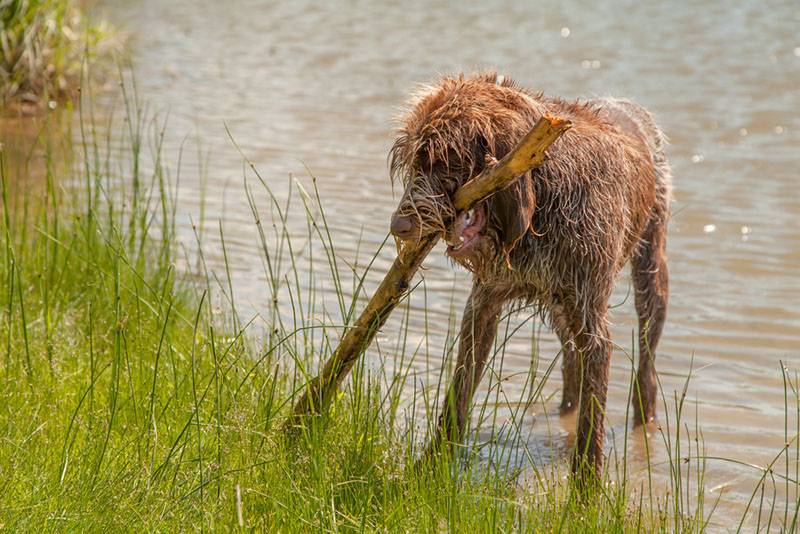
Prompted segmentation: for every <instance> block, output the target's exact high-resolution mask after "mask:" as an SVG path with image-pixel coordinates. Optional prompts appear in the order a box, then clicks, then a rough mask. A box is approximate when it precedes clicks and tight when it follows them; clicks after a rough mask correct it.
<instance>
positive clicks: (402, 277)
mask: <svg viewBox="0 0 800 534" xmlns="http://www.w3.org/2000/svg"><path fill="white" fill-rule="evenodd" d="M570 126H572V124H571V123H570V122H569V121H566V120H561V119H557V118H553V117H548V116H545V117H542V118H541V119H539V121H537V123H536V125H535V126H534V127H533V129H531V131H530V132H529V133H528V134H527V135H526V136H525V137H524V138H523V139H522V141H520V143H519V144H518V145H517V146H516V147H515V148H514V150H512V151H511V152H509V153H508V155H506V157H504V158H503V159H502V160H500V161H499V162H498V163H497V164H495V165H493V166H492V167H490V168H488V169H485V170H484V171H483V172H482V173H481V174H479V175H478V176H476V177H475V178H473V179H472V180H470V181H468V182H467V183H466V184H464V185H463V186H461V188H459V190H458V191H456V194H455V198H454V199H453V205H454V206H455V208H456V212H457V213H461V212H463V211H465V210H468V209H470V208H471V207H472V206H474V205H475V204H476V203H478V202H480V201H481V200H483V199H485V198H488V197H489V196H491V195H492V194H494V193H496V192H498V191H500V190H502V189H505V188H506V187H508V186H509V185H511V183H512V182H513V181H514V180H516V179H517V178H518V177H519V176H521V175H522V174H524V173H526V172H528V171H529V170H531V169H535V168H536V167H539V166H540V165H541V164H542V163H543V162H544V159H545V151H546V150H547V148H548V147H549V146H550V145H551V144H553V143H554V142H555V140H556V139H558V138H559V137H560V136H561V134H563V133H564V132H566V131H567V130H568V129H569V128H570ZM445 222H446V223H447V224H450V223H451V222H452V221H445ZM439 237H440V236H439V235H438V234H431V235H428V236H425V237H422V238H421V239H420V240H419V241H417V242H416V243H414V244H410V245H406V246H405V247H403V248H402V250H401V251H400V253H399V254H398V257H397V259H396V260H395V261H394V263H393V264H392V267H391V269H389V272H388V273H387V274H386V277H385V278H384V279H383V282H381V285H380V286H378V289H377V290H376V291H375V294H374V295H373V296H372V298H371V299H370V301H369V303H368V304H367V307H366V308H364V311H362V312H361V315H359V317H358V319H357V320H356V322H355V324H354V325H353V326H352V327H351V328H349V329H348V330H347V331H346V332H345V334H344V336H343V337H342V340H341V341H340V343H339V346H338V347H337V348H336V350H335V351H334V352H333V355H331V357H330V358H329V359H328V361H327V362H325V366H324V367H323V369H322V373H321V374H320V375H319V376H318V377H316V378H314V379H313V380H311V382H309V383H308V385H307V386H306V389H305V392H304V393H303V395H302V397H301V398H300V399H299V400H298V401H297V403H296V404H295V405H294V408H293V409H292V416H291V417H290V418H289V420H288V421H287V425H288V426H293V425H295V424H297V423H301V422H302V418H303V417H304V416H306V415H313V414H319V413H321V412H323V411H325V410H327V408H328V406H329V405H330V403H331V401H332V400H333V396H334V394H335V393H336V391H337V390H338V389H339V385H340V384H341V383H342V381H343V380H344V378H345V377H346V376H347V374H348V373H349V372H350V370H351V369H352V368H353V365H354V364H355V362H356V360H358V357H359V356H360V355H361V354H362V353H363V352H364V351H365V350H366V349H367V347H368V346H369V344H370V342H371V341H372V338H373V337H375V334H376V333H377V331H378V330H379V329H380V328H381V326H383V324H384V323H385V322H386V319H387V318H388V317H389V315H390V314H391V313H392V310H394V308H395V306H397V304H398V303H399V302H400V300H401V299H402V297H403V296H404V295H405V293H406V292H407V291H408V288H409V287H410V283H411V279H412V278H413V277H414V274H415V273H416V272H417V269H419V266H420V265H421V264H422V261H423V260H424V259H425V257H426V256H427V255H428V253H429V252H430V251H431V249H432V248H433V246H434V245H435V244H436V242H437V241H438V240H439Z"/></svg>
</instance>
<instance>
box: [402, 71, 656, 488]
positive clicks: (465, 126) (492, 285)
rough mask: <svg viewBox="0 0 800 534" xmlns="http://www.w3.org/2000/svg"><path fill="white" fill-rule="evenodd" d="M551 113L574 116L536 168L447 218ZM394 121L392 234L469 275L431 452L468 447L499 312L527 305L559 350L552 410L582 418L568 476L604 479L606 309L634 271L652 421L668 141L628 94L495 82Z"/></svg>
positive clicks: (439, 90) (472, 85) (438, 90)
mask: <svg viewBox="0 0 800 534" xmlns="http://www.w3.org/2000/svg"><path fill="white" fill-rule="evenodd" d="M544 115H551V116H554V117H558V118H561V119H566V120H569V121H571V122H572V128H571V129H570V130H568V131H567V132H566V133H565V134H564V135H563V136H562V137H561V138H560V139H559V140H558V141H556V142H555V143H554V144H553V145H552V146H551V147H550V148H549V150H548V153H547V158H546V161H545V162H544V164H543V165H542V166H541V167H539V168H538V169H535V170H533V171H530V172H528V173H526V174H525V175H522V176H520V177H519V178H518V180H517V181H515V182H514V183H513V184H512V185H511V186H509V187H508V188H506V189H504V190H502V191H500V192H498V193H496V194H495V195H493V196H491V197H490V198H488V199H486V200H484V201H482V202H480V203H478V204H477V205H476V206H475V207H474V208H473V209H470V210H469V211H468V212H465V213H455V210H454V208H453V204H452V199H453V195H454V193H455V192H456V190H457V189H458V188H459V187H460V186H462V185H463V184H464V183H465V182H467V181H468V180H469V179H471V178H473V177H475V176H477V175H478V174H479V173H480V172H481V171H483V170H484V169H485V168H486V167H487V166H490V165H492V164H494V163H495V162H497V161H498V160H499V159H501V158H502V157H503V156H505V155H506V154H507V153H508V152H509V151H511V150H512V149H513V148H514V146H515V145H516V144H517V143H518V142H519V141H520V140H521V139H522V137H523V136H524V135H525V134H526V133H527V132H528V131H529V130H530V129H531V128H532V127H533V125H534V124H535V123H536V121H537V120H538V119H539V118H540V117H542V116H544ZM399 123H400V124H399V127H398V129H397V132H396V138H395V140H394V143H393V145H392V147H391V150H390V152H389V158H388V159H389V167H390V175H391V177H392V180H393V182H395V181H397V180H401V181H402V183H403V185H404V192H403V195H402V198H401V200H400V202H399V205H398V207H397V210H396V211H395V212H394V214H393V215H392V220H391V233H392V234H393V235H394V236H395V238H396V239H398V240H400V241H401V242H402V241H409V240H418V239H420V238H421V237H423V236H426V235H429V234H431V233H438V234H440V235H441V236H442V237H444V239H445V240H446V241H447V244H448V247H447V255H448V256H449V257H450V258H452V260H453V261H454V262H456V263H457V264H460V265H462V266H463V267H465V268H466V269H468V270H469V271H470V272H471V273H472V274H473V281H472V290H471V293H470V295H469V298H468V300H467V304H466V308H465V310H464V315H463V319H462V323H461V329H460V339H459V347H458V359H457V363H456V366H455V370H454V374H453V377H452V380H451V382H450V384H449V386H448V390H447V394H446V395H447V397H446V402H445V403H444V405H443V406H444V408H443V411H442V413H441V415H440V417H439V421H438V426H437V429H438V430H437V433H436V435H435V436H434V441H433V443H432V446H434V447H435V446H436V445H437V444H438V443H442V442H445V441H446V442H450V443H457V442H458V441H460V440H461V439H462V438H463V435H462V434H463V433H464V431H465V428H466V424H467V419H468V417H469V411H470V408H471V402H472V396H473V394H474V392H475V390H476V388H477V386H478V383H479V382H480V380H481V377H482V375H483V371H484V366H485V364H486V360H487V356H488V354H489V352H490V350H491V348H492V345H493V343H494V338H495V335H496V332H497V322H498V320H499V317H500V313H501V311H502V309H503V307H504V306H505V305H506V304H509V303H514V302H517V303H520V302H522V303H525V304H526V305H530V306H533V307H535V309H536V310H538V312H539V314H540V316H541V317H542V318H543V320H545V321H546V322H547V323H548V324H549V325H550V326H551V327H552V328H553V330H554V331H555V333H556V334H557V336H558V338H559V340H560V342H561V345H562V361H563V363H562V367H561V369H562V375H563V383H564V387H563V393H562V398H561V405H560V412H561V413H562V414H567V413H570V412H573V411H574V410H577V411H578V417H577V430H576V439H575V452H574V454H573V455H572V470H573V472H577V471H579V470H581V469H582V468H585V469H587V470H589V471H590V472H594V473H595V474H598V475H599V474H600V473H601V468H602V465H603V461H604V457H603V441H604V434H605V431H604V426H603V424H604V412H605V406H606V396H607V391H608V370H609V361H610V357H611V351H612V344H611V339H610V337H609V330H608V301H609V298H610V296H611V292H612V290H613V287H614V283H615V281H616V279H617V277H618V274H619V272H620V270H621V269H622V268H623V266H624V265H625V264H626V263H627V262H628V261H630V262H631V265H632V278H633V285H634V288H635V302H636V311H637V314H638V319H639V365H638V369H637V373H636V380H635V384H634V394H633V396H632V403H633V406H632V408H633V411H632V412H633V422H634V424H635V425H640V424H642V423H646V422H650V421H653V420H654V418H655V416H656V395H657V383H656V375H655V366H654V362H655V351H656V347H657V345H658V341H659V338H660V336H661V331H662V328H663V325H664V321H665V318H666V313H667V303H668V285H669V275H668V271H667V259H666V253H665V248H666V234H667V222H668V219H669V205H670V198H671V183H672V175H671V171H670V167H669V164H668V162H667V157H666V155H665V152H664V151H665V145H666V137H665V135H664V133H663V132H662V131H661V129H660V128H659V127H658V126H657V125H656V123H655V121H654V120H653V117H652V116H651V114H650V113H649V112H648V111H647V110H646V109H644V108H643V107H641V106H639V105H637V104H635V103H633V102H631V101H630V100H624V99H615V98H600V99H592V100H586V101H574V102H568V101H565V100H562V99H559V98H549V97H546V96H544V95H543V94H542V93H533V92H530V91H528V90H526V89H524V88H522V87H520V86H519V85H517V84H516V83H515V82H514V81H512V80H511V79H509V78H506V77H504V76H500V75H498V74H496V73H493V72H490V73H481V74H476V75H469V76H466V75H464V74H461V75H458V76H444V77H441V78H440V79H438V80H437V81H435V82H434V83H433V84H431V85H428V86H424V87H423V88H422V89H421V90H420V91H419V92H418V93H417V94H415V95H414V96H413V97H412V99H411V101H410V103H409V105H408V109H407V110H406V111H405V112H404V114H403V115H402V116H401V117H400V121H399ZM449 221H453V222H452V224H448V222H449Z"/></svg>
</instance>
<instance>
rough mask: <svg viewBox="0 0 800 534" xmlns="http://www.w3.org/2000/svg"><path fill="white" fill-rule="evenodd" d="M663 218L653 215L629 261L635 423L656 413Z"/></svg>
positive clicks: (663, 305) (664, 284) (663, 312)
mask: <svg viewBox="0 0 800 534" xmlns="http://www.w3.org/2000/svg"><path fill="white" fill-rule="evenodd" d="M664 219H665V218H664V217H659V216H657V215H655V214H654V216H653V217H652V218H651V220H650V222H649V223H648V226H647V229H646V230H645V232H644V234H643V235H642V240H641V244H640V246H639V248H638V250H637V251H636V254H635V255H634V257H633V261H632V263H633V273H632V275H633V285H634V289H635V290H636V313H637V314H638V316H639V368H638V370H637V372H636V383H635V384H634V392H633V393H634V394H633V396H632V403H633V406H632V408H633V422H634V424H635V425H639V424H641V423H644V422H650V421H653V420H654V419H655V416H656V397H657V394H658V384H657V381H656V369H655V359H656V347H657V346H658V340H659V339H660V338H661V331H662V329H663V328H664V320H665V319H666V316H667V302H668V298H669V295H668V292H669V273H668V271H667V261H666V232H667V228H666V221H665V220H664Z"/></svg>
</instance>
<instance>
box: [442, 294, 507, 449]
mask: <svg viewBox="0 0 800 534" xmlns="http://www.w3.org/2000/svg"><path fill="white" fill-rule="evenodd" d="M502 307H503V299H501V298H497V296H496V295H493V294H491V293H490V292H488V291H486V290H485V289H484V287H483V286H481V285H480V284H477V283H476V284H475V285H474V286H473V288H472V293H471V294H470V296H469V300H468V301H467V305H466V308H465V309H464V316H463V318H462V319H461V339H460V340H459V344H458V360H457V362H456V367H455V370H454V372H453V379H452V381H451V383H450V386H449V388H448V391H447V394H446V396H445V400H444V408H443V409H442V414H441V416H440V418H439V426H438V430H437V435H436V437H435V441H434V443H433V444H432V448H433V449H436V448H438V446H439V445H440V444H441V442H442V441H444V440H447V441H449V442H453V443H458V442H460V441H461V440H462V439H463V437H464V430H465V428H466V426H467V420H468V418H469V412H470V408H471V404H472V396H473V394H474V393H475V390H476V389H477V387H478V384H479V383H480V380H481V377H482V376H483V369H484V367H485V365H486V359H487V357H488V355H489V351H490V350H491V349H492V344H493V343H494V338H495V335H496V334H497V321H498V319H499V317H500V311H501V309H502Z"/></svg>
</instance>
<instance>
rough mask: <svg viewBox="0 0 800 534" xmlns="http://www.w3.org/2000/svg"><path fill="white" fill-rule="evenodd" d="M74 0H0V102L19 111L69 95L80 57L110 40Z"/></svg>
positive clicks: (80, 65)
mask: <svg viewBox="0 0 800 534" xmlns="http://www.w3.org/2000/svg"><path fill="white" fill-rule="evenodd" d="M82 6H83V3H82V2H80V1H78V0H0V107H9V108H17V109H22V110H23V111H25V112H30V111H32V110H35V109H38V108H41V107H42V106H44V105H47V104H49V103H50V102H51V101H57V100H61V99H65V98H71V97H74V96H75V95H76V93H77V89H78V87H79V86H80V78H81V73H82V68H83V64H84V62H85V60H87V59H91V58H92V57H94V56H96V55H97V53H98V52H101V53H102V50H103V48H105V45H108V44H109V43H110V41H109V40H108V37H109V35H110V31H109V28H108V26H107V25H106V24H104V23H99V22H94V21H91V20H88V19H87V17H86V14H85V12H84V9H83V8H82Z"/></svg>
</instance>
